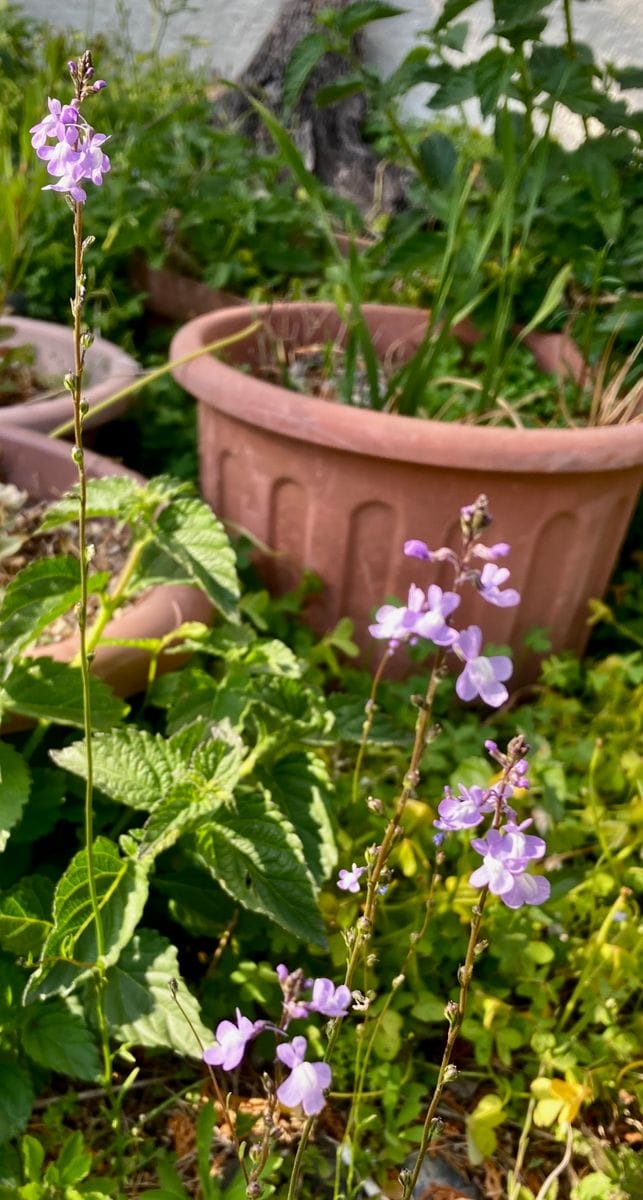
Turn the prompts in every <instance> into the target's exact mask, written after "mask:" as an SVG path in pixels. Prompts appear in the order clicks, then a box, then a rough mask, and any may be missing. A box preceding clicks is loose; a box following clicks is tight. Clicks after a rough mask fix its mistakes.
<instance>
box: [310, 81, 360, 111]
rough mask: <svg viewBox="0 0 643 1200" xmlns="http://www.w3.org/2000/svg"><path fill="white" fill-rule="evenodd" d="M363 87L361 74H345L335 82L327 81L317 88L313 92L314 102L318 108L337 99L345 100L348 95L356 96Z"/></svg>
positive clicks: (324, 106) (326, 105) (325, 106)
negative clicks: (327, 82)
mask: <svg viewBox="0 0 643 1200" xmlns="http://www.w3.org/2000/svg"><path fill="white" fill-rule="evenodd" d="M363 89H364V78H363V76H362V75H358V74H354V75H345V76H344V78H343V79H340V80H339V81H338V82H337V83H329V84H327V86H326V87H321V88H319V90H318V91H317V92H315V104H316V105H317V107H318V108H327V107H328V105H329V104H337V102H338V101H339V100H347V99H348V97H349V96H356V95H357V93H358V92H361V91H363Z"/></svg>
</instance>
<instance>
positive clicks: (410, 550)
mask: <svg viewBox="0 0 643 1200" xmlns="http://www.w3.org/2000/svg"><path fill="white" fill-rule="evenodd" d="M404 553H405V554H406V556H407V558H421V559H422V560H423V561H424V562H450V563H452V564H453V566H454V567H456V568H457V566H458V559H457V556H456V555H455V554H454V552H453V550H452V549H451V547H450V546H440V548H439V550H429V547H428V546H427V544H426V542H421V541H420V539H419V538H410V539H409V541H408V542H405V543H404Z"/></svg>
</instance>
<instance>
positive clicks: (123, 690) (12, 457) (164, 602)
mask: <svg viewBox="0 0 643 1200" xmlns="http://www.w3.org/2000/svg"><path fill="white" fill-rule="evenodd" d="M86 462H87V469H88V473H89V474H90V476H92V477H93V478H96V477H101V476H103V475H129V476H130V477H132V478H134V479H138V480H140V481H141V482H142V480H141V476H139V475H137V474H136V473H135V472H134V471H128V470H126V468H125V467H122V466H119V465H118V464H116V463H113V462H112V461H111V460H110V459H109V458H103V457H102V456H101V455H99V454H92V453H91V452H89V451H88V452H87V453H86ZM0 479H1V480H2V481H3V482H4V483H13V484H15V485H16V487H19V488H21V489H24V490H25V491H27V492H29V494H30V495H31V496H33V497H34V498H37V499H51V500H53V499H55V498H56V497H58V496H60V495H62V493H63V492H66V491H67V490H68V489H69V488H70V487H72V486H73V484H74V483H75V482H76V479H77V474H76V467H75V465H74V463H73V462H72V460H71V456H70V452H69V445H68V443H66V442H56V441H52V440H51V439H50V438H47V437H45V436H44V435H43V434H39V433H34V432H32V431H31V430H28V429H20V428H18V426H7V427H6V428H5V429H2V431H1V432H0ZM211 619H212V606H211V604H210V602H209V600H208V599H207V598H206V596H204V594H203V592H201V591H199V590H198V588H193V587H188V586H186V585H183V584H180V585H175V584H166V585H163V586H159V587H154V588H151V589H150V591H149V592H146V593H145V594H144V595H142V596H141V598H140V599H139V600H137V601H136V602H135V603H134V604H132V605H131V607H129V608H128V609H127V611H124V612H123V613H121V614H118V615H117V616H115V617H114V620H113V621H110V622H109V624H108V625H107V626H106V628H105V634H104V636H105V637H113V638H141V637H163V636H165V634H167V633H170V632H171V631H172V630H173V629H178V627H179V625H182V624H183V622H184V621H203V622H205V623H208V624H209V623H210V621H211ZM77 650H78V638H77V636H76V635H74V636H73V637H68V638H65V639H64V640H62V641H60V642H55V643H52V644H51V645H44V646H38V647H36V648H34V649H32V650H30V651H29V653H30V655H31V656H32V657H34V658H41V657H49V658H54V659H56V660H57V661H58V662H70V661H71V659H72V658H73V657H74V656H75V654H76V652H77ZM180 661H181V659H180V657H179V656H177V655H175V654H171V655H167V654H165V655H163V654H162V655H161V656H160V658H159V663H158V672H159V673H162V672H165V671H168V670H171V669H173V668H174V667H176V666H178V665H179V663H180ZM149 662H150V656H149V654H148V653H147V651H145V650H140V649H136V648H134V647H131V646H99V647H98V650H97V651H96V655H95V658H94V663H93V667H92V670H93V672H94V674H95V675H99V676H100V678H101V679H104V680H105V682H106V683H108V684H109V686H110V687H111V688H112V689H113V691H114V692H116V694H117V695H119V696H131V695H133V694H134V693H135V692H140V691H143V689H144V688H145V686H146V684H147V677H148V668H149Z"/></svg>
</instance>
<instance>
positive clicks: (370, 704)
mask: <svg viewBox="0 0 643 1200" xmlns="http://www.w3.org/2000/svg"><path fill="white" fill-rule="evenodd" d="M389 657H390V656H389V654H388V653H386V654H383V655H382V658H381V660H380V663H379V665H378V668H377V670H376V672H375V674H374V676H373V681H372V683H371V690H370V693H369V697H368V700H367V701H366V706H365V711H366V716H365V718H364V724H363V726H362V737H361V740H360V743H359V750H358V751H357V758H356V759H355V770H354V771H353V784H352V788H351V796H352V800H353V804H356V803H357V799H358V792H359V776H360V771H361V769H362V763H363V761H364V754H365V753H366V746H367V743H368V739H369V737H370V733H371V729H372V726H373V717H374V716H375V697H376V695H377V689H378V687H379V684H380V680H381V678H382V675H383V673H384V667H385V666H386V664H387V662H388V660H389Z"/></svg>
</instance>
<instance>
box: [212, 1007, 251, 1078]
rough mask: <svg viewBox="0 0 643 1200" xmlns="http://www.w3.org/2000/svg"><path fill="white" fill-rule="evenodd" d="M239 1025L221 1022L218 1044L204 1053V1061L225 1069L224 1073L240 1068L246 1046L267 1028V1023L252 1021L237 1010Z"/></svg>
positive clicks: (218, 1028) (218, 1029)
mask: <svg viewBox="0 0 643 1200" xmlns="http://www.w3.org/2000/svg"><path fill="white" fill-rule="evenodd" d="M236 1013H237V1023H236V1025H234V1024H233V1022H232V1021H220V1022H219V1024H218V1025H217V1032H216V1035H215V1036H216V1042H215V1044H214V1046H209V1047H208V1049H207V1050H204V1051H203V1061H204V1062H206V1063H209V1064H210V1066H212V1067H223V1070H224V1071H233V1070H234V1068H235V1067H238V1066H239V1063H240V1062H241V1059H242V1058H243V1056H244V1054H245V1052H246V1045H247V1044H248V1042H250V1041H252V1039H253V1038H254V1037H256V1036H257V1034H258V1033H261V1030H262V1029H264V1028H265V1025H266V1022H265V1021H250V1020H249V1019H248V1017H244V1016H243V1015H242V1013H241V1012H240V1011H239V1009H237V1010H236Z"/></svg>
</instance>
